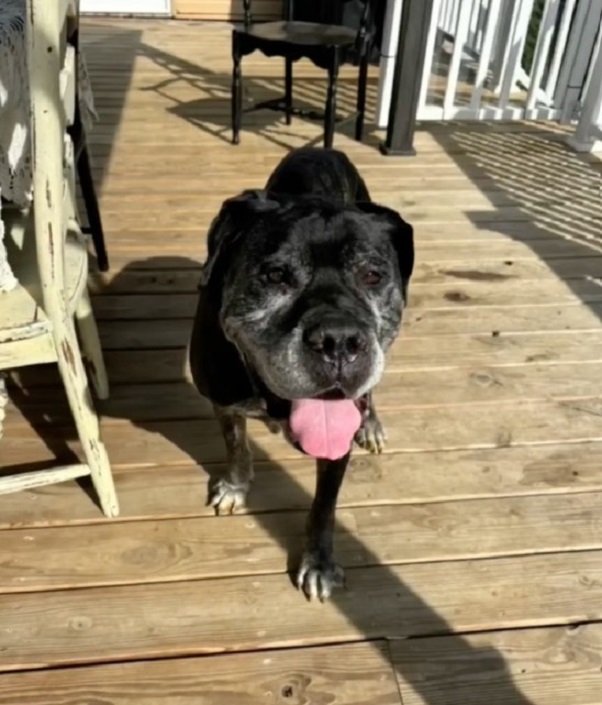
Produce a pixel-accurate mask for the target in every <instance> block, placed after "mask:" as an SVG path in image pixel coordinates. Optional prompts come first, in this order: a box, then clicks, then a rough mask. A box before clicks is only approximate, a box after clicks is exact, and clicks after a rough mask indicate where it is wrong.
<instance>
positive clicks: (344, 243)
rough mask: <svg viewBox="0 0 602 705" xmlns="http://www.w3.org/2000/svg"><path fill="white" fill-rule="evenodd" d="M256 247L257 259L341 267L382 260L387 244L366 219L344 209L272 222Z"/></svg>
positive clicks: (387, 248) (305, 214) (300, 215)
mask: <svg viewBox="0 0 602 705" xmlns="http://www.w3.org/2000/svg"><path fill="white" fill-rule="evenodd" d="M256 245H257V247H255V248H254V249H255V253H256V255H257V256H259V257H261V258H272V257H277V258H278V259H282V260H284V261H286V260H288V259H290V260H292V261H305V260H307V261H312V262H314V263H320V262H324V263H331V264H337V263H338V264H341V265H343V264H344V263H348V262H350V261H351V260H353V259H357V258H363V257H368V256H378V255H381V256H383V257H386V256H387V255H388V253H389V249H390V240H389V237H388V235H387V233H386V232H385V231H383V229H382V228H380V227H378V226H377V225H375V224H374V222H373V221H372V222H371V219H370V218H369V217H368V216H367V215H365V214H363V213H359V212H356V211H354V210H350V209H348V210H341V211H338V212H320V211H318V212H313V213H303V214H299V215H297V216H295V214H294V213H292V214H290V215H289V216H288V217H284V218H276V219H274V220H273V221H271V222H270V223H268V227H267V228H266V229H265V231H264V237H262V238H261V243H259V242H257V243H256Z"/></svg>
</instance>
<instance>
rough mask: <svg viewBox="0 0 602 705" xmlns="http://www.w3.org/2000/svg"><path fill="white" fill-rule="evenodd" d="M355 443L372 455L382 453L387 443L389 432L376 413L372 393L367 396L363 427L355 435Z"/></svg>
mask: <svg viewBox="0 0 602 705" xmlns="http://www.w3.org/2000/svg"><path fill="white" fill-rule="evenodd" d="M355 442H356V443H357V444H358V446H359V447H360V448H364V450H368V451H370V453H382V452H383V450H384V448H385V445H386V443H387V432H386V430H385V427H384V426H383V425H382V423H381V420H380V419H379V418H378V414H377V413H376V407H375V406H374V399H373V397H372V392H368V394H367V395H366V410H365V412H364V418H363V420H362V425H361V426H360V428H359V430H358V432H357V433H356V434H355Z"/></svg>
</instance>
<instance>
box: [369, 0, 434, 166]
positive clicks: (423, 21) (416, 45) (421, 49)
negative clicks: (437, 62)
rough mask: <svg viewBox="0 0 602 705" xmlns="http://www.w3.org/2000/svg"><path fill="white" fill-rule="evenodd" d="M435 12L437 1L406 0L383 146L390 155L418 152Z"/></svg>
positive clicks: (382, 148)
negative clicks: (417, 132) (416, 135)
mask: <svg viewBox="0 0 602 705" xmlns="http://www.w3.org/2000/svg"><path fill="white" fill-rule="evenodd" d="M432 13H433V0H403V8H402V13H401V23H400V25H399V45H398V47H397V56H396V58H395V72H394V74H393V89H392V91H391V107H390V109H389V124H388V125H387V138H386V140H385V141H384V142H383V143H382V144H381V145H380V151H381V152H382V153H383V154H386V155H387V156H413V155H415V154H416V150H415V149H414V130H415V127H416V112H417V110H418V98H419V95H420V82H421V80H422V67H423V66H424V59H425V56H426V42H427V37H428V33H429V27H430V24H431V16H432Z"/></svg>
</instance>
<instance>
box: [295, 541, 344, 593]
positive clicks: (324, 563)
mask: <svg viewBox="0 0 602 705" xmlns="http://www.w3.org/2000/svg"><path fill="white" fill-rule="evenodd" d="M344 585H345V573H344V571H343V569H342V568H341V567H340V566H338V565H337V564H336V563H334V562H333V561H331V560H326V559H324V558H320V557H319V556H318V555H317V554H315V553H306V554H305V555H304V556H303V560H302V561H301V565H300V566H299V569H298V571H297V587H298V588H299V590H303V592H304V593H305V596H306V597H307V598H308V599H309V600H315V599H316V598H317V599H319V600H320V601H321V602H324V600H327V599H328V598H329V597H330V595H331V594H332V591H333V590H334V588H338V587H344Z"/></svg>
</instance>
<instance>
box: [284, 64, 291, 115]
mask: <svg viewBox="0 0 602 705" xmlns="http://www.w3.org/2000/svg"><path fill="white" fill-rule="evenodd" d="M285 62H286V76H285V82H284V90H285V96H284V103H285V108H286V124H287V125H290V124H291V122H292V121H293V62H292V61H291V59H285Z"/></svg>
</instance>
